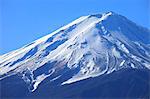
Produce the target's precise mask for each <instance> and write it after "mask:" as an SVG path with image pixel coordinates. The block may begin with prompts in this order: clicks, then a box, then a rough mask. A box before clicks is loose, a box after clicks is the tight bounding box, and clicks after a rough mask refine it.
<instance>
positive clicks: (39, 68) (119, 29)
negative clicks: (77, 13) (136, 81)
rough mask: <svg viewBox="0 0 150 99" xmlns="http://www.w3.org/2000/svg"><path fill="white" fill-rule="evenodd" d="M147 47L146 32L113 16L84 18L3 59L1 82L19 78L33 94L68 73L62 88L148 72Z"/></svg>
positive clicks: (149, 51)
mask: <svg viewBox="0 0 150 99" xmlns="http://www.w3.org/2000/svg"><path fill="white" fill-rule="evenodd" d="M149 44H150V31H149V30H148V29H145V28H143V27H140V26H138V25H136V24H135V23H133V22H131V21H129V20H128V19H127V18H125V17H123V16H121V15H118V14H116V13H114V12H107V13H104V14H96V15H89V16H83V17H80V18H79V19H77V20H75V21H73V22H72V23H70V24H68V25H66V26H64V27H62V28H60V29H58V30H56V31H54V32H53V33H50V34H49V35H47V36H45V37H43V38H41V39H38V40H36V41H34V42H32V43H31V44H28V45H26V46H24V47H22V48H20V49H18V50H15V51H12V52H10V53H7V54H4V55H2V56H0V80H1V79H4V78H5V77H8V76H11V75H14V74H18V75H21V76H22V79H23V80H24V81H25V82H26V83H28V85H29V87H30V88H29V89H30V91H34V90H36V88H37V87H38V85H39V84H40V83H41V82H42V81H43V80H44V79H46V78H47V77H51V78H52V79H51V81H55V80H56V79H59V78H60V77H61V76H62V75H64V74H65V73H66V71H69V72H70V75H69V76H68V78H67V79H65V80H64V81H63V82H61V84H68V83H72V82H76V81H79V80H82V79H86V78H89V77H96V76H99V75H102V74H109V73H111V72H113V71H117V70H120V69H122V68H138V69H140V68H148V69H150V60H149V59H150V48H149V46H148V45H149ZM74 71H75V72H74ZM51 81H50V82H51Z"/></svg>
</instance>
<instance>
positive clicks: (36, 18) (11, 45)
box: [0, 0, 150, 55]
mask: <svg viewBox="0 0 150 99" xmlns="http://www.w3.org/2000/svg"><path fill="white" fill-rule="evenodd" d="M149 7H150V0H0V55H2V54H4V53H7V52H9V51H12V50H15V49H18V48H20V47H22V46H23V45H25V44H28V43H30V42H32V41H34V40H36V39H38V38H40V37H42V36H45V35H47V34H49V33H51V32H52V31H54V30H56V29H58V28H60V27H61V26H63V25H66V24H67V23H70V22H71V21H73V20H75V19H76V18H78V17H80V16H82V15H88V14H94V13H103V12H107V11H114V12H116V13H119V14H122V15H124V16H126V17H127V18H128V19H130V20H132V21H134V22H136V23H137V24H139V25H142V26H145V27H148V28H150V24H149V23H150V21H149V20H150V18H149V16H150V14H149V11H150V8H149Z"/></svg>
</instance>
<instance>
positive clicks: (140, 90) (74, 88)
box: [1, 68, 150, 99]
mask: <svg viewBox="0 0 150 99" xmlns="http://www.w3.org/2000/svg"><path fill="white" fill-rule="evenodd" d="M64 76H67V75H64ZM57 80H60V79H57ZM57 80H56V81H57ZM149 81H150V71H149V70H147V69H130V68H128V69H122V70H120V71H116V72H113V73H111V74H108V75H105V74H104V75H102V76H99V77H95V78H89V79H86V80H81V81H78V82H75V83H72V84H68V85H63V86H60V85H57V84H54V83H51V82H49V81H48V80H46V82H47V83H46V84H43V83H45V82H43V83H41V84H40V85H39V88H38V90H36V91H35V92H33V93H30V92H29V91H28V89H27V86H26V84H25V83H24V82H23V81H22V79H20V78H19V76H12V77H8V78H5V79H3V80H2V81H1V85H2V86H1V87H2V88H1V92H2V93H1V97H2V98H1V99H5V98H7V99H9V98H10V99H13V98H15V99H20V98H22V97H24V98H25V99H30V98H32V99H34V98H35V99H72V98H75V99H110V98H111V99H122V98H123V99H124V98H128V99H130V98H132V99H137V98H142V99H149V98H150V96H149V94H150V84H149Z"/></svg>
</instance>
